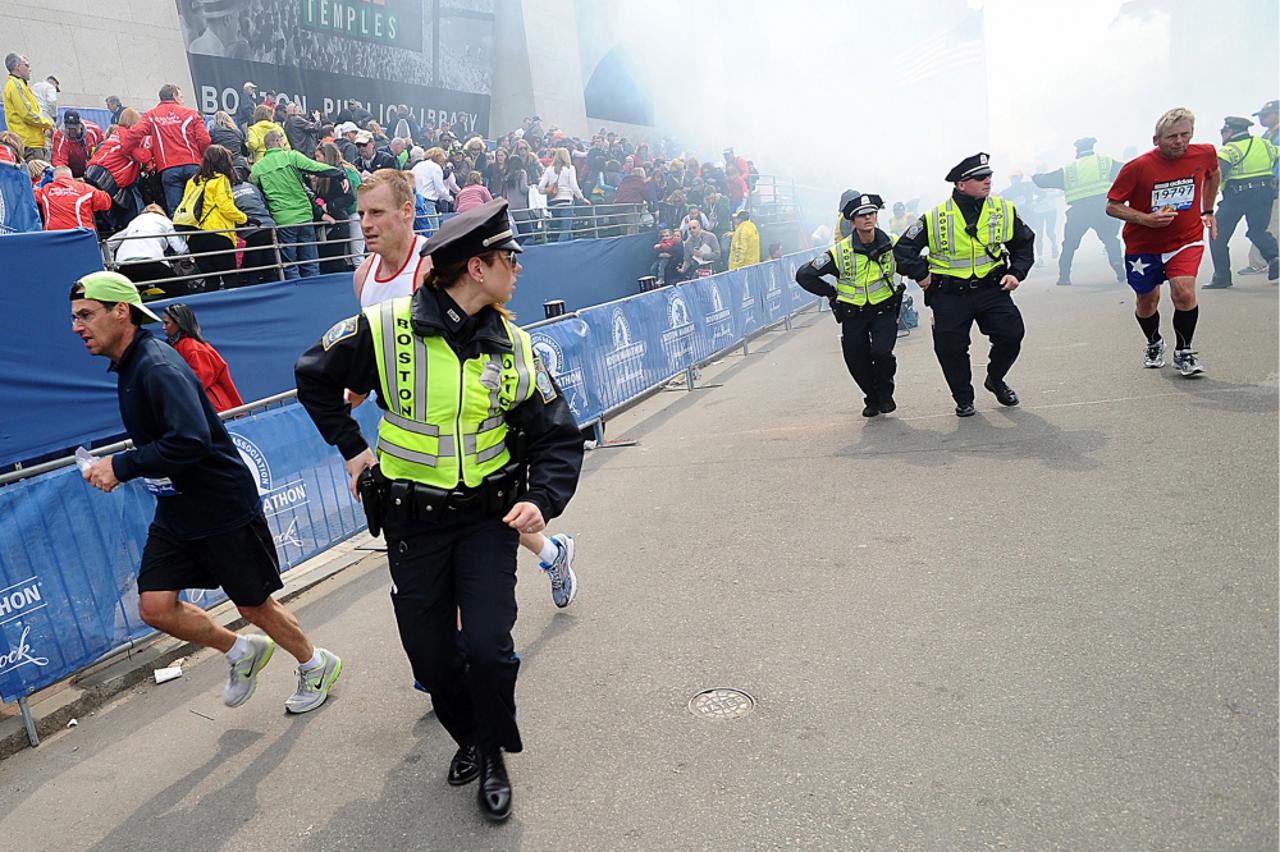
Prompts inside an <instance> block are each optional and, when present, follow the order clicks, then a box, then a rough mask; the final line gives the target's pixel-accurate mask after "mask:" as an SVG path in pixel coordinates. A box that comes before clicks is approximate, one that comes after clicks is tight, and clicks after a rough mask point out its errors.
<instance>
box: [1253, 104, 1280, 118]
mask: <svg viewBox="0 0 1280 852" xmlns="http://www.w3.org/2000/svg"><path fill="white" fill-rule="evenodd" d="M1269 112H1280V101H1267V102H1266V103H1265V104H1263V105H1262V109H1260V110H1258V111H1257V112H1255V113H1254V115H1258V116H1261V115H1265V114H1266V113H1269Z"/></svg>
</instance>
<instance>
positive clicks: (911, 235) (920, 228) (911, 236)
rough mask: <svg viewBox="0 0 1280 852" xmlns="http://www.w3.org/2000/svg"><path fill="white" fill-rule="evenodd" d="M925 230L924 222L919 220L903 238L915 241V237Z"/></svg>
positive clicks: (908, 229)
mask: <svg viewBox="0 0 1280 852" xmlns="http://www.w3.org/2000/svg"><path fill="white" fill-rule="evenodd" d="M923 230H924V222H922V221H921V220H919V219H917V220H916V223H915V224H914V225H912V226H911V227H910V228H907V232H906V233H905V234H904V235H903V236H905V237H906V238H907V239H909V240H911V239H915V237H916V236H917V235H918V234H919V233H920V232H921V231H923Z"/></svg>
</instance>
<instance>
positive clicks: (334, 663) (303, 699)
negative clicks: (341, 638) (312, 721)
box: [284, 648, 342, 713]
mask: <svg viewBox="0 0 1280 852" xmlns="http://www.w3.org/2000/svg"><path fill="white" fill-rule="evenodd" d="M316 650H317V651H319V652H320V663H319V665H316V666H312V667H311V668H309V669H304V668H301V667H299V668H298V691H297V692H295V693H294V694H293V695H290V696H289V698H288V700H287V701H285V703H284V709H285V710H288V711H289V712H290V713H306V712H308V711H311V710H314V709H316V708H317V707H319V706H320V705H321V704H323V703H324V701H325V699H326V698H328V697H329V689H330V688H331V687H332V686H333V684H334V682H335V681H337V679H338V675H340V674H342V659H341V658H339V657H338V655H337V654H334V653H332V652H331V651H326V650H325V649H324V648H316Z"/></svg>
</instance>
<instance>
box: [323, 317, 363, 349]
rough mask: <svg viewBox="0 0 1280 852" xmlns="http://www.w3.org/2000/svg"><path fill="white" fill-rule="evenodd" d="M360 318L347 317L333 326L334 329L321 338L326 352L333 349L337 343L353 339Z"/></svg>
mask: <svg viewBox="0 0 1280 852" xmlns="http://www.w3.org/2000/svg"><path fill="white" fill-rule="evenodd" d="M358 320H359V317H347V318H346V319H344V320H340V321H338V322H335V323H334V324H333V327H332V328H330V329H329V330H328V331H326V332H325V333H324V337H322V338H320V342H321V343H322V344H323V345H324V351H325V352H328V351H329V350H330V349H332V348H333V346H334V344H335V343H338V342H339V341H342V340H346V339H347V338H348V337H353V336H354V335H355V333H356V326H357V325H358Z"/></svg>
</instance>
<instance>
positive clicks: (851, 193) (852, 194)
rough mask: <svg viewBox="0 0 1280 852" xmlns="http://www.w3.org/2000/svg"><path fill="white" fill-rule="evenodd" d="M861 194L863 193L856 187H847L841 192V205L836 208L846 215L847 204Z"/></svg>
mask: <svg viewBox="0 0 1280 852" xmlns="http://www.w3.org/2000/svg"><path fill="white" fill-rule="evenodd" d="M861 194H862V193H861V192H858V190H856V189H846V190H845V191H844V192H842V193H840V206H839V207H837V208H836V209H837V210H839V211H840V213H841V215H844V208H845V205H847V204H848V203H849V202H850V200H852V199H854V198H857V197H858V196H859V195H861Z"/></svg>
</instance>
